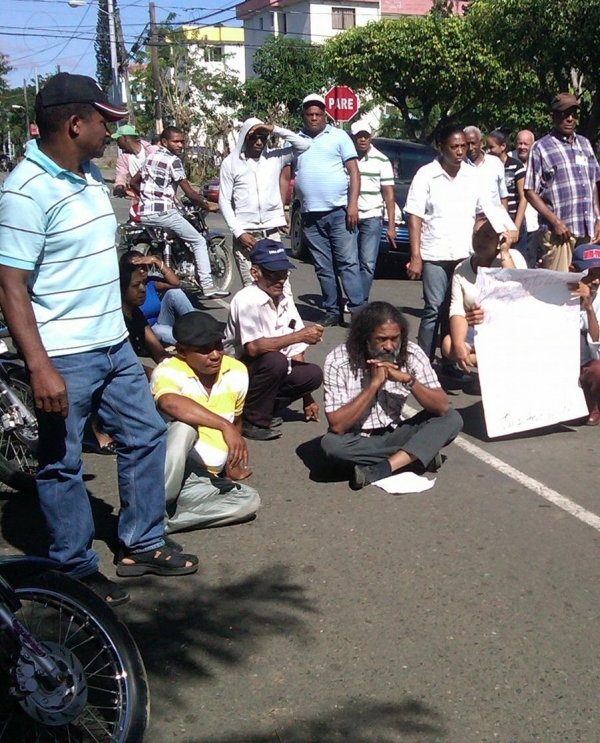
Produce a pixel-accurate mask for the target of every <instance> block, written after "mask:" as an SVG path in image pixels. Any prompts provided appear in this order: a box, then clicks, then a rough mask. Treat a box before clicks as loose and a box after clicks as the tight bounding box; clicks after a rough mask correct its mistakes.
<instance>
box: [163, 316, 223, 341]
mask: <svg viewBox="0 0 600 743" xmlns="http://www.w3.org/2000/svg"><path fill="white" fill-rule="evenodd" d="M224 331H225V325H224V324H223V323H220V322H219V321H218V320H216V319H215V318H214V317H213V316H212V315H209V314H208V313H207V312H200V311H199V310H194V312H186V314H185V315H180V316H179V317H178V318H177V320H175V324H174V325H173V336H174V338H175V340H176V341H178V342H179V343H185V344H187V345H188V346H206V345H207V344H209V343H214V342H215V341H220V340H223V336H224V335H225V332H224Z"/></svg>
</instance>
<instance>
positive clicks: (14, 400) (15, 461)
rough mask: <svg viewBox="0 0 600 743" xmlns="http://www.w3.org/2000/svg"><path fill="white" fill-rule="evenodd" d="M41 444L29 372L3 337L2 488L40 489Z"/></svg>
mask: <svg viewBox="0 0 600 743" xmlns="http://www.w3.org/2000/svg"><path fill="white" fill-rule="evenodd" d="M37 444H38V429H37V419H36V416H35V412H34V400H33V393H32V391H31V387H30V386H29V375H28V372H27V370H26V369H25V366H24V364H23V363H22V362H21V361H19V360H18V358H17V355H16V354H14V353H10V352H9V351H8V348H7V347H6V344H5V343H4V341H2V340H0V491H5V492H6V491H14V490H18V491H20V492H25V493H27V492H29V493H35V492H36V484H35V473H36V470H37Z"/></svg>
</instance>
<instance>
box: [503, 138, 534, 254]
mask: <svg viewBox="0 0 600 743" xmlns="http://www.w3.org/2000/svg"><path fill="white" fill-rule="evenodd" d="M534 142H535V134H534V133H533V132H532V131H530V130H529V129H522V130H521V131H520V132H519V133H518V134H517V138H516V140H515V149H514V151H513V152H511V153H510V155H511V157H514V158H516V159H517V160H520V161H521V162H522V163H523V165H525V167H527V161H528V160H529V152H530V150H531V148H532V146H533V143H534ZM515 247H516V248H518V249H519V250H520V251H521V253H522V254H523V255H524V257H525V260H526V261H527V265H528V266H529V268H536V266H537V265H538V251H539V249H540V221H539V219H538V213H537V211H536V210H535V209H534V208H533V207H532V206H531V204H530V203H529V202H527V208H526V209H525V222H524V224H523V229H522V231H521V237H520V238H519V242H518V243H517V245H515Z"/></svg>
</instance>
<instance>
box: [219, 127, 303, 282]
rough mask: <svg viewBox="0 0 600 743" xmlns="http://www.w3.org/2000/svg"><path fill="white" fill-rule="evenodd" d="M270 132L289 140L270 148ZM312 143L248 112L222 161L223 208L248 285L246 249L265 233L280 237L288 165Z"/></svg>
mask: <svg viewBox="0 0 600 743" xmlns="http://www.w3.org/2000/svg"><path fill="white" fill-rule="evenodd" d="M272 134H275V135H276V136H278V137H281V138H282V139H283V140H284V142H285V146H284V147H277V148H270V147H269V145H268V140H269V136H270V135H272ZM310 144H311V143H310V141H308V140H307V138H303V137H301V136H299V135H298V134H295V133H294V132H292V131H290V130H289V129H284V128H283V127H280V126H275V125H273V124H265V123H264V122H263V121H261V120H260V119H256V118H250V119H246V121H244V124H243V125H242V130H241V131H240V136H239V139H238V141H237V144H236V146H235V149H234V151H233V152H232V153H231V154H230V155H228V156H227V157H226V158H225V160H224V161H223V164H222V165H221V173H220V183H219V208H220V209H221V213H222V214H223V217H224V218H225V221H226V222H227V226H228V227H229V229H230V230H231V232H232V233H233V254H234V255H235V260H236V263H237V267H238V271H239V273H240V278H241V279H242V283H243V285H244V286H250V284H252V283H253V279H252V276H251V275H250V268H251V266H252V264H251V263H250V260H249V259H248V254H249V253H250V250H251V249H252V246H253V245H254V243H255V242H256V241H257V240H260V239H261V238H265V237H270V238H272V239H274V240H279V230H280V228H283V229H284V230H285V229H286V225H287V223H286V216H285V211H284V204H285V198H286V195H287V191H288V188H289V183H290V178H291V167H290V166H291V163H292V161H293V160H294V159H295V158H297V157H299V156H300V155H301V154H302V153H303V152H305V151H306V150H308V148H309V147H310Z"/></svg>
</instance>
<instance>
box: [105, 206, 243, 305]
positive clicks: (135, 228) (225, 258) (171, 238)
mask: <svg viewBox="0 0 600 743" xmlns="http://www.w3.org/2000/svg"><path fill="white" fill-rule="evenodd" d="M180 211H181V213H182V214H183V216H184V217H185V218H186V219H187V221H188V222H189V223H190V224H191V225H192V227H194V228H195V229H196V230H197V231H198V232H200V233H201V234H202V235H204V238H205V240H206V245H207V247H208V257H209V259H210V270H211V273H212V278H213V282H214V285H215V286H216V287H217V289H223V290H227V289H229V287H230V285H231V281H232V279H233V256H232V254H231V250H230V249H229V247H228V246H227V243H226V241H225V235H223V234H221V233H220V232H214V231H213V230H209V229H208V227H207V225H206V220H205V218H204V215H205V212H203V211H202V210H201V209H199V208H198V207H195V206H193V205H191V203H189V202H188V203H185V202H184V203H183V204H182V205H181V206H180ZM119 230H120V240H119V249H118V252H119V255H122V254H123V253H125V252H126V251H128V250H137V251H139V252H141V253H144V255H148V254H149V253H155V254H156V255H159V256H160V258H161V260H163V261H164V262H165V265H166V266H169V268H172V269H173V271H174V272H175V273H176V274H177V276H179V278H180V279H181V281H182V285H183V288H184V289H189V290H192V291H194V290H198V289H199V288H200V284H199V282H198V277H197V274H196V264H195V262H194V255H193V253H192V251H191V249H190V246H189V245H188V243H186V242H185V241H184V240H182V239H181V238H180V237H178V236H177V235H175V234H174V233H172V232H170V231H169V230H165V229H164V228H162V227H155V226H152V225H146V224H142V223H141V222H131V221H130V222H125V223H124V224H122V225H120V227H119Z"/></svg>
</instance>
